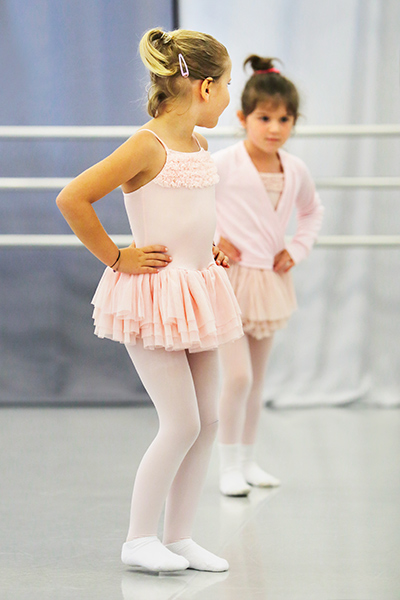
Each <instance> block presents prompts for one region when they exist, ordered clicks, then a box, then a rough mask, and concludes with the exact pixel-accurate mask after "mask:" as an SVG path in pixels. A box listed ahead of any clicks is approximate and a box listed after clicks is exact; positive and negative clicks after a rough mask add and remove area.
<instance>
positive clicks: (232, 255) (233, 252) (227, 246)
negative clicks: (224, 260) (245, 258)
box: [218, 237, 242, 262]
mask: <svg viewBox="0 0 400 600" xmlns="http://www.w3.org/2000/svg"><path fill="white" fill-rule="evenodd" d="M218 247H219V249H220V251H222V252H223V253H224V254H226V256H227V257H228V258H229V260H232V261H233V262H238V261H239V260H240V259H241V256H242V253H241V252H240V250H239V249H238V248H236V246H234V245H233V244H232V243H231V242H230V241H229V240H227V239H225V238H224V237H220V239H219V242H218Z"/></svg>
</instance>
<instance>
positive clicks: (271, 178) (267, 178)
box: [259, 171, 285, 193]
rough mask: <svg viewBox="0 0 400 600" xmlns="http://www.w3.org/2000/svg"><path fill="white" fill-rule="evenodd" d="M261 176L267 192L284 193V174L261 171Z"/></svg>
mask: <svg viewBox="0 0 400 600" xmlns="http://www.w3.org/2000/svg"><path fill="white" fill-rule="evenodd" d="M259 174H260V177H261V180H262V182H263V184H264V186H265V189H266V190H267V192H277V193H280V192H283V186H284V183H285V180H284V174H283V173H263V172H262V171H259Z"/></svg>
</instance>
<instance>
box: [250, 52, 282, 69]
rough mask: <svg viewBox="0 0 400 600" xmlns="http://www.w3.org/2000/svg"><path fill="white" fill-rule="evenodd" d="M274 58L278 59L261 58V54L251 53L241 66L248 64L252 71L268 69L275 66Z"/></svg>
mask: <svg viewBox="0 0 400 600" xmlns="http://www.w3.org/2000/svg"><path fill="white" fill-rule="evenodd" d="M274 60H278V59H276V58H263V57H262V56H258V55H257V54H251V55H250V56H248V57H247V58H246V60H245V61H244V63H243V67H244V68H245V67H246V66H247V65H248V64H250V66H251V68H252V69H253V71H267V70H268V69H274V68H275V67H274Z"/></svg>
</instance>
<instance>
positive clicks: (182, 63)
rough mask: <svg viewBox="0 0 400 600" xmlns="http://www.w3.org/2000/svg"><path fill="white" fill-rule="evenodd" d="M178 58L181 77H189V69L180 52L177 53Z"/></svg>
mask: <svg viewBox="0 0 400 600" xmlns="http://www.w3.org/2000/svg"><path fill="white" fill-rule="evenodd" d="M178 60H179V68H180V70H181V75H182V77H189V69H188V66H187V64H186V60H185V59H184V58H183V56H182V54H178Z"/></svg>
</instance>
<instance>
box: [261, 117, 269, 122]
mask: <svg viewBox="0 0 400 600" xmlns="http://www.w3.org/2000/svg"><path fill="white" fill-rule="evenodd" d="M261 121H263V122H264V123H267V122H268V121H269V117H261Z"/></svg>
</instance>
